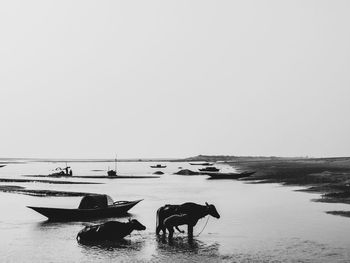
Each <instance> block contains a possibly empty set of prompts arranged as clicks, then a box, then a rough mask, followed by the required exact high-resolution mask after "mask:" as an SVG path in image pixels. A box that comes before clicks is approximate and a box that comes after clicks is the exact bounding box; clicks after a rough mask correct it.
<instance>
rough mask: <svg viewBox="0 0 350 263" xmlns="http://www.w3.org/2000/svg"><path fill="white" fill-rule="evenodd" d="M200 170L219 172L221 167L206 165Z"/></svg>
mask: <svg viewBox="0 0 350 263" xmlns="http://www.w3.org/2000/svg"><path fill="white" fill-rule="evenodd" d="M199 171H201V172H218V171H220V169H218V168H216V167H205V168H202V169H199Z"/></svg>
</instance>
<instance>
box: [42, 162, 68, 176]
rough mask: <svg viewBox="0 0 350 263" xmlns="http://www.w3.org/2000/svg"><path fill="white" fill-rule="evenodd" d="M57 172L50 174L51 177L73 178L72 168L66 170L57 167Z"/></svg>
mask: <svg viewBox="0 0 350 263" xmlns="http://www.w3.org/2000/svg"><path fill="white" fill-rule="evenodd" d="M55 171H56V172H54V173H51V174H49V175H48V176H49V177H63V176H73V171H72V168H70V167H69V166H67V164H66V167H65V168H61V167H57V168H56V169H55Z"/></svg>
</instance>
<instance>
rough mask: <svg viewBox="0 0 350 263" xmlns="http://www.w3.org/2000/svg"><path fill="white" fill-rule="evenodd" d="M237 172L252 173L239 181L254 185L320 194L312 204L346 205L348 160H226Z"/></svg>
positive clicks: (349, 197) (349, 214)
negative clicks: (281, 186)
mask: <svg viewBox="0 0 350 263" xmlns="http://www.w3.org/2000/svg"><path fill="white" fill-rule="evenodd" d="M225 163H226V164H228V165H230V166H233V167H235V168H236V169H238V170H239V171H246V170H248V171H256V173H255V174H254V175H252V176H250V177H247V178H242V179H241V181H245V182H250V181H255V182H254V183H257V184H260V183H279V184H282V185H286V186H300V187H305V189H301V190H297V191H302V192H309V193H317V194H320V195H321V197H320V198H316V199H313V200H312V201H314V202H324V203H343V204H350V158H349V157H344V158H316V159H315V158H312V159H308V158H305V159H294V160H290V159H270V160H267V159H265V160H254V158H246V159H245V160H232V161H226V162H225ZM326 213H328V214H332V215H340V216H346V217H350V207H349V210H347V211H327V212H326Z"/></svg>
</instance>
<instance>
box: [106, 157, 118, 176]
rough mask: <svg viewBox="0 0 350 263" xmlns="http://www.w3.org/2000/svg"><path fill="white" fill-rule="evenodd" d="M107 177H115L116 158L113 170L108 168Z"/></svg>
mask: <svg viewBox="0 0 350 263" xmlns="http://www.w3.org/2000/svg"><path fill="white" fill-rule="evenodd" d="M107 176H117V156H115V159H114V170H112V169H109V167H108V171H107Z"/></svg>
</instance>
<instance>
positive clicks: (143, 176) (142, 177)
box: [22, 175, 160, 179]
mask: <svg viewBox="0 0 350 263" xmlns="http://www.w3.org/2000/svg"><path fill="white" fill-rule="evenodd" d="M22 176H25V177H45V178H81V179H152V178H160V176H155V175H149V176H148V175H140V176H139V175H117V176H107V175H86V176H84V175H80V176H51V177H50V176H47V175H22Z"/></svg>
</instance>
